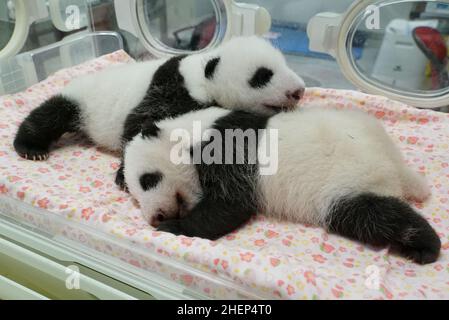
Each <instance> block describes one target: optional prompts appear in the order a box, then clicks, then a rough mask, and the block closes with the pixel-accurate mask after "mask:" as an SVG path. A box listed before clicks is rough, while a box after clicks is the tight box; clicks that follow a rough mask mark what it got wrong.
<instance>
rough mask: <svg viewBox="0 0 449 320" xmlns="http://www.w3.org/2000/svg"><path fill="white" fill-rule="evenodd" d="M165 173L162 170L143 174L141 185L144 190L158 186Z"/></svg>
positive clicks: (140, 180)
mask: <svg viewBox="0 0 449 320" xmlns="http://www.w3.org/2000/svg"><path fill="white" fill-rule="evenodd" d="M162 178H163V175H162V173H160V172H152V173H145V174H143V175H142V176H141V177H140V179H139V182H140V186H141V187H142V189H143V191H148V190H150V189H153V188H156V187H157V185H158V184H159V182H161V181H162Z"/></svg>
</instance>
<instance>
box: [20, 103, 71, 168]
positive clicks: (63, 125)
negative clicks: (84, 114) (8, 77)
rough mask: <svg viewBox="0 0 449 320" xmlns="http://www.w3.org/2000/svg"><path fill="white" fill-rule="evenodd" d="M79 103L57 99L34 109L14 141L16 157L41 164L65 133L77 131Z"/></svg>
mask: <svg viewBox="0 0 449 320" xmlns="http://www.w3.org/2000/svg"><path fill="white" fill-rule="evenodd" d="M79 122H80V110H79V107H78V103H77V102H76V101H73V100H71V99H69V98H67V97H64V96H62V95H56V96H53V97H51V98H50V99H48V100H47V101H45V102H44V103H42V104H41V105H40V106H39V107H37V108H36V109H34V110H33V111H32V112H31V113H30V114H29V115H28V117H26V119H25V120H24V121H23V122H22V124H21V125H20V127H19V130H18V132H17V135H16V137H15V139H14V148H15V149H16V151H17V153H18V154H19V155H20V156H22V157H24V158H27V159H31V160H44V159H46V158H47V157H48V153H49V150H50V146H51V144H52V143H53V142H55V141H57V140H58V139H59V138H60V137H61V136H62V135H63V134H64V133H66V132H75V131H78V130H79Z"/></svg>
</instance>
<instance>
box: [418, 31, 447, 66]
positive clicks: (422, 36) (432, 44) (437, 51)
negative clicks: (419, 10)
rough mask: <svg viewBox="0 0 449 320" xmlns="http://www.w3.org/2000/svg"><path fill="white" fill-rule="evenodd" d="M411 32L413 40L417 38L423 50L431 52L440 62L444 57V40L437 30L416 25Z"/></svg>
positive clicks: (445, 49) (445, 48)
mask: <svg viewBox="0 0 449 320" xmlns="http://www.w3.org/2000/svg"><path fill="white" fill-rule="evenodd" d="M413 33H414V36H415V40H416V39H419V42H421V44H422V45H423V46H424V49H425V51H428V53H431V54H433V55H434V57H436V58H437V59H438V60H439V61H440V62H443V61H444V60H445V59H446V57H447V47H446V42H445V41H444V39H443V36H442V35H441V33H440V32H439V31H438V30H436V29H434V28H431V27H417V28H415V30H413ZM421 50H423V48H421ZM423 51H424V50H423ZM426 55H427V54H426Z"/></svg>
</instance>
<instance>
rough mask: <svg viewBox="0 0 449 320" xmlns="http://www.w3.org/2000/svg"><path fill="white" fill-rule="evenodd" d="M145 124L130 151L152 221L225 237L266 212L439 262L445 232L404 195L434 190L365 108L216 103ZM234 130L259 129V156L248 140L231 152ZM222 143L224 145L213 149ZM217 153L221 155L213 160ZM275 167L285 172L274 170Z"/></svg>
mask: <svg viewBox="0 0 449 320" xmlns="http://www.w3.org/2000/svg"><path fill="white" fill-rule="evenodd" d="M195 121H201V130H199V129H194V126H193V125H192V124H193V123H194V122H195ZM143 128H144V130H143V131H142V133H141V134H139V135H137V136H136V137H135V138H134V139H133V140H132V141H131V142H130V143H129V144H128V145H127V147H126V149H125V180H126V182H127V185H128V187H129V191H130V193H131V194H132V195H133V196H134V197H135V198H136V199H137V200H138V202H139V204H140V207H141V210H142V213H143V215H144V217H145V218H146V219H147V220H148V221H149V223H150V224H151V225H153V226H155V227H158V229H159V230H161V231H168V232H172V233H174V234H183V235H186V236H197V237H202V238H207V239H216V238H219V237H221V236H223V235H225V234H227V233H229V232H231V231H233V230H235V229H236V228H238V227H240V226H241V225H242V224H243V223H245V222H246V221H248V220H249V219H250V217H251V216H252V215H253V214H255V213H256V212H263V213H265V214H268V215H270V216H274V217H277V218H280V219H285V220H289V221H293V222H300V223H309V224H312V225H316V226H321V227H323V228H325V229H326V230H328V231H330V232H334V233H337V234H340V235H343V236H346V237H349V238H351V239H354V240H358V241H361V242H363V243H367V244H371V245H376V246H388V245H389V246H391V248H392V249H393V250H394V251H396V252H397V253H399V254H400V255H402V256H405V257H408V258H411V259H412V260H414V261H415V262H417V263H422V264H424V263H431V262H434V261H435V260H436V259H437V258H438V255H439V251H440V246H441V243H440V239H439V237H438V235H437V234H436V233H435V231H434V230H433V229H432V227H431V226H430V225H429V223H428V222H427V221H426V220H425V219H424V218H423V217H422V216H420V215H419V214H418V213H417V212H416V211H415V210H414V209H413V208H412V207H411V206H410V205H408V204H407V203H406V202H405V201H404V200H405V199H416V200H418V201H423V200H425V199H426V198H427V197H428V196H429V195H430V191H429V188H428V186H427V184H426V181H425V179H424V178H423V177H421V176H420V175H418V174H417V173H415V172H413V171H412V170H411V169H410V168H408V167H407V166H406V165H405V162H404V161H403V158H402V155H401V153H400V151H399V150H398V149H397V147H396V146H395V145H394V143H393V141H392V140H391V139H390V137H389V136H388V134H387V133H386V132H385V130H384V129H383V127H382V125H381V124H380V123H379V122H378V121H377V120H376V119H374V118H372V117H371V116H369V115H367V114H365V113H363V112H361V111H341V110H340V111H338V110H325V109H320V108H315V109H307V110H305V109H301V110H297V111H294V112H289V113H279V114H277V115H274V116H272V117H269V116H266V115H260V114H259V115H256V114H252V113H251V112H247V111H235V110H234V111H229V110H225V109H220V108H213V107H212V108H209V109H205V110H201V111H196V112H191V113H188V114H185V115H183V116H180V117H178V118H176V119H172V120H164V121H161V122H159V123H157V124H156V125H154V124H149V126H146V125H144V126H143ZM211 129H213V130H211ZM229 129H241V130H243V132H244V133H248V131H247V130H248V129H253V130H254V131H252V132H255V133H256V135H257V136H258V138H259V139H257V140H256V141H257V143H256V145H257V152H256V153H253V154H252V155H251V154H250V152H249V150H250V149H249V148H248V146H249V145H251V144H250V143H249V142H248V141H249V140H246V141H245V140H243V141H242V140H240V142H238V141H237V140H235V141H234V142H235V143H234V146H231V147H232V149H225V148H226V147H229V141H230V140H227V138H226V137H227V135H226V130H229ZM259 129H262V131H259ZM263 129H266V131H263ZM272 129H274V130H275V131H274V132H277V134H278V137H276V136H274V137H275V138H276V139H274V140H271V139H272V134H271V133H270V132H271V130H272ZM179 130H181V131H179ZM195 130H197V131H198V132H200V134H198V132H197V133H196V134H195ZM183 132H184V133H183ZM214 132H215V134H214ZM217 132H219V133H220V134H221V138H220V134H218V135H217ZM264 132H265V134H264ZM231 133H232V132H231ZM249 133H250V132H249ZM180 137H187V138H188V137H192V138H191V139H187V138H184V139H182V140H181V141H180V139H179V138H180ZM225 141H228V142H227V143H228V145H224V144H225ZM269 141H270V143H268V142H269ZM216 143H218V145H219V146H221V149H220V148H218V150H222V151H217V148H209V147H210V146H211V145H212V144H214V146H215V147H216ZM276 143H277V145H276ZM253 145H254V144H253ZM267 145H269V148H268V149H267V150H270V152H271V156H270V157H267V155H268V153H266V151H265V149H266V148H265V147H266V146H267ZM198 147H200V151H202V154H200V157H201V158H200V159H199V160H200V161H198V160H195V150H198ZM262 147H263V148H262ZM208 148H209V149H208ZM242 150H243V151H244V152H243V153H240V155H242V154H243V155H244V157H243V158H241V159H243V160H244V161H241V163H244V164H226V163H229V162H226V161H225V157H226V155H229V154H231V156H232V157H231V159H234V161H237V158H236V157H235V158H234V156H235V155H237V154H238V152H239V151H240V152H241V151H242ZM183 151H184V152H183ZM275 151H277V153H276V152H275ZM273 152H275V153H273ZM217 153H218V154H217ZM180 155H181V156H180ZM208 155H209V156H210V157H212V158H213V161H210V159H209V160H208V161H209V162H208V163H207V162H206V161H205V159H206V158H205V156H208ZM276 155H277V157H276ZM179 157H181V160H182V161H180V160H179ZM217 157H218V158H217ZM254 157H256V159H255V161H249V160H251V159H253V158H254ZM220 159H221V160H220ZM217 160H218V161H217ZM253 160H254V159H253ZM195 161H196V162H195ZM214 161H215V162H214ZM220 161H221V163H224V164H217V163H219V162H220ZM234 163H235V162H234ZM270 167H271V168H276V167H277V171H276V170H275V171H270V170H268V171H267V170H265V169H267V168H270ZM262 170H265V173H264V174H262Z"/></svg>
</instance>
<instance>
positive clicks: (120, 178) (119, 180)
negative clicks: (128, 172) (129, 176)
mask: <svg viewBox="0 0 449 320" xmlns="http://www.w3.org/2000/svg"><path fill="white" fill-rule="evenodd" d="M115 184H116V185H117V186H118V187H119V188H120V190H122V191H125V192H129V190H128V186H127V184H126V181H125V173H124V168H123V166H121V167H120V169H119V170H118V171H117V173H116V174H115Z"/></svg>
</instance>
